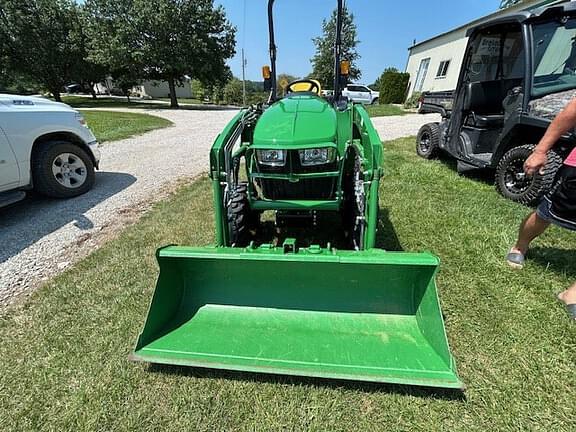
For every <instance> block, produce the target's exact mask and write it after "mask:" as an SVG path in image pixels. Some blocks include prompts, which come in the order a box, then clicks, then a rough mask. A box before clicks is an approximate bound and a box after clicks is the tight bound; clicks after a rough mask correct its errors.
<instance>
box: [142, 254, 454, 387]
mask: <svg viewBox="0 0 576 432" xmlns="http://www.w3.org/2000/svg"><path fill="white" fill-rule="evenodd" d="M158 262H159V264H160V278H159V280H158V284H157V287H156V292H155V293H154V298H153V300H152V304H151V306H150V311H149V314H148V317H147V319H146V324H145V326H144V330H143V331H142V334H141V335H140V338H139V339H138V343H137V346H136V349H135V352H134V354H133V358H134V359H136V360H142V361H147V362H152V363H164V364H172V365H188V366H196V367H206V368H216V369H229V370H237V371H250V372H264V373H273V374H286V375H299V376H309V377H322V378H336V379H347V380H358V381H372V382H382V383H397V384H412V385H420V386H430V387H445V388H458V389H461V388H463V385H462V383H461V382H460V380H459V379H458V376H457V374H456V367H455V364H454V360H453V358H452V356H451V354H450V349H449V347H448V342H447V340H446V333H445V330H444V323H443V320H442V315H441V312H440V307H439V303H438V297H437V293H436V284H435V274H436V270H437V268H438V264H439V262H438V259H437V258H436V257H434V256H433V255H430V254H411V253H392V252H384V251H381V250H370V251H365V252H350V251H346V252H343V251H339V252H331V251H327V250H321V249H309V250H303V251H301V252H299V253H297V254H294V253H292V254H285V253H283V251H282V250H281V249H275V248H266V249H262V248H260V249H232V248H200V249H199V248H189V247H174V246H171V247H167V248H164V249H161V250H159V252H158Z"/></svg>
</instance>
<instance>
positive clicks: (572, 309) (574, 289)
mask: <svg viewBox="0 0 576 432" xmlns="http://www.w3.org/2000/svg"><path fill="white" fill-rule="evenodd" d="M558 299H559V300H560V301H561V302H563V303H564V304H565V305H566V308H567V310H568V313H569V314H570V318H572V319H573V320H576V283H575V284H574V285H572V286H571V287H570V288H568V289H567V290H566V291H564V292H563V293H560V294H559V295H558Z"/></svg>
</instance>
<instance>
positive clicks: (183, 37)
mask: <svg viewBox="0 0 576 432" xmlns="http://www.w3.org/2000/svg"><path fill="white" fill-rule="evenodd" d="M86 7H87V10H88V11H89V13H90V15H91V23H92V24H91V26H90V30H89V31H90V35H91V40H92V58H93V59H94V60H96V61H97V62H98V63H103V64H107V65H108V66H109V67H110V68H111V69H118V68H122V67H125V66H126V65H132V67H134V68H135V69H136V70H138V72H139V74H140V76H139V78H141V79H143V78H148V79H155V80H164V81H167V82H168V87H169V88H170V105H171V106H172V107H174V108H176V107H178V100H177V99H176V83H178V82H180V83H181V82H182V81H183V78H184V76H189V77H191V78H192V79H198V80H200V81H202V82H203V83H204V85H211V84H218V85H220V84H221V82H222V81H225V80H226V79H227V78H228V77H229V68H228V66H227V65H226V60H227V59H229V58H231V57H232V56H233V55H234V53H235V50H234V49H235V48H234V47H235V33H236V29H235V28H234V27H233V26H232V25H231V24H230V23H229V22H228V20H227V19H226V14H225V11H224V8H223V7H222V6H218V7H214V2H213V0H155V1H150V0H87V2H86Z"/></svg>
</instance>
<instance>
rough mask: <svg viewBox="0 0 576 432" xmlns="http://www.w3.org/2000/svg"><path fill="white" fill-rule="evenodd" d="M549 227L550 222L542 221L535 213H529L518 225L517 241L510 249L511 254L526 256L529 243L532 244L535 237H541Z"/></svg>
mask: <svg viewBox="0 0 576 432" xmlns="http://www.w3.org/2000/svg"><path fill="white" fill-rule="evenodd" d="M549 226H550V222H548V221H546V220H544V219H542V218H541V217H540V216H538V214H537V213H536V212H532V213H530V215H529V216H528V217H527V218H526V219H525V220H524V222H522V225H520V232H519V233H518V240H517V241H516V244H515V245H514V247H512V250H511V252H513V253H520V254H522V255H526V252H528V248H529V247H530V243H532V241H533V240H534V239H535V238H536V237H539V236H540V235H542V233H543V232H544V231H546V229H547V228H548V227H549Z"/></svg>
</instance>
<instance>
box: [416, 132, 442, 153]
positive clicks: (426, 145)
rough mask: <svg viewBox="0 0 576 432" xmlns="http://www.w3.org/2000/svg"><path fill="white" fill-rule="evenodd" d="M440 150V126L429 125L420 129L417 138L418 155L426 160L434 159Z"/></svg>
mask: <svg viewBox="0 0 576 432" xmlns="http://www.w3.org/2000/svg"><path fill="white" fill-rule="evenodd" d="M439 149H440V126H439V125H438V123H428V124H425V125H424V126H422V127H421V128H420V130H419V131H418V137H417V138H416V153H418V156H420V157H422V158H424V159H434V158H435V157H436V156H438V151H439Z"/></svg>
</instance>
